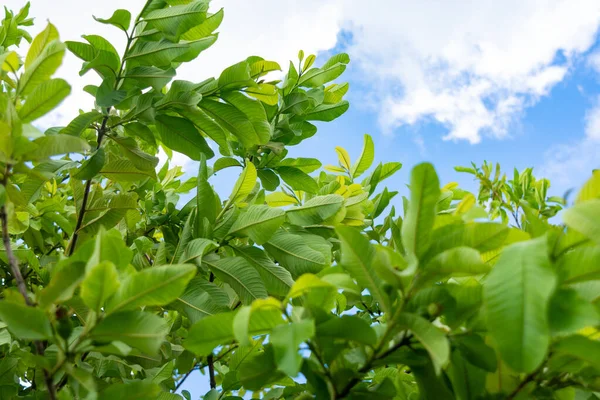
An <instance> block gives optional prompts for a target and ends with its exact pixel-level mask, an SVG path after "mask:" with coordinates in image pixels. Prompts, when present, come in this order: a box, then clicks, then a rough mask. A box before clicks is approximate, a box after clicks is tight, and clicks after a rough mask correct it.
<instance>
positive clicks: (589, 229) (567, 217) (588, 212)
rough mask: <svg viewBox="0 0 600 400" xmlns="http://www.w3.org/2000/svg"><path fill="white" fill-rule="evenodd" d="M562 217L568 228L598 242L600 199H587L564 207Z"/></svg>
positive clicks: (599, 237)
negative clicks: (569, 206)
mask: <svg viewBox="0 0 600 400" xmlns="http://www.w3.org/2000/svg"><path fill="white" fill-rule="evenodd" d="M562 219H563V221H564V223H565V225H567V226H568V227H569V228H571V229H574V230H576V231H578V232H580V233H583V234H584V235H585V236H587V237H588V238H590V239H591V240H593V241H594V242H596V243H597V244H600V199H593V200H588V201H586V202H583V203H579V204H576V205H575V206H573V207H571V208H569V209H566V210H565V211H564V212H563V214H562Z"/></svg>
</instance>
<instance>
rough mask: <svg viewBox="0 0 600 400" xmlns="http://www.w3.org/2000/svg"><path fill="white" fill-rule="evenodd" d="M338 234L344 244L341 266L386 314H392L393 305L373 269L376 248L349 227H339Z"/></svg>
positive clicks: (342, 246) (358, 232)
mask: <svg viewBox="0 0 600 400" xmlns="http://www.w3.org/2000/svg"><path fill="white" fill-rule="evenodd" d="M336 232H337V234H338V236H339V238H340V241H341V242H342V245H341V250H342V258H341V260H340V264H341V265H342V268H344V269H345V270H346V271H348V273H349V274H350V275H351V276H352V277H353V278H354V279H356V281H357V282H358V284H359V285H360V286H361V287H363V288H366V289H368V290H369V293H370V294H371V296H373V298H374V299H375V300H377V302H378V303H379V307H380V308H381V310H383V311H384V312H391V310H392V304H391V301H390V299H389V297H388V295H387V293H386V292H385V291H384V290H383V282H382V281H381V279H380V278H379V276H378V275H377V274H376V273H375V270H374V269H373V263H374V262H375V260H376V257H375V253H376V252H375V247H373V245H372V244H371V243H369V239H367V238H366V237H365V236H363V235H362V234H361V233H360V231H358V230H356V229H355V228H351V227H347V226H338V227H337V228H336Z"/></svg>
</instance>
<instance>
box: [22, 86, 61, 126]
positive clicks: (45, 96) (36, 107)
mask: <svg viewBox="0 0 600 400" xmlns="http://www.w3.org/2000/svg"><path fill="white" fill-rule="evenodd" d="M69 93H71V86H69V84H68V83H67V82H66V81H65V80H63V79H50V80H47V81H44V82H42V83H41V84H40V85H38V86H37V87H36V88H35V89H34V90H33V92H31V94H30V95H29V96H27V100H26V101H25V104H23V107H22V108H21V109H20V110H19V117H20V118H21V121H22V122H31V121H33V120H36V119H38V118H39V117H41V116H43V115H46V113H48V112H49V111H52V110H53V109H54V108H55V107H56V106H58V105H59V104H60V102H62V101H63V100H64V99H65V97H67V96H68V95H69Z"/></svg>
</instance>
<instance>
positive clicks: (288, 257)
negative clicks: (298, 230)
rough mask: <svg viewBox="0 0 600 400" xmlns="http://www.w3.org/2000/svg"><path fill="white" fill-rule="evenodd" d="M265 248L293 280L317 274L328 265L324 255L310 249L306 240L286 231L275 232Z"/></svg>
mask: <svg viewBox="0 0 600 400" xmlns="http://www.w3.org/2000/svg"><path fill="white" fill-rule="evenodd" d="M263 247H264V248H265V250H266V251H267V252H268V253H269V254H270V255H272V256H273V257H274V258H275V259H276V260H277V262H278V263H279V264H280V265H283V266H284V267H285V269H287V270H288V271H289V272H290V273H291V274H292V277H293V278H296V277H299V276H300V275H302V274H305V273H317V272H319V271H320V270H322V269H323V268H324V267H325V265H326V264H327V261H326V259H325V257H324V255H323V254H322V253H321V252H319V251H317V250H315V249H313V248H312V247H310V246H309V244H308V242H307V240H306V238H303V237H302V236H300V235H296V234H292V233H288V232H286V231H285V230H279V231H277V232H275V234H274V235H273V236H272V237H271V239H270V240H269V241H268V242H267V243H265V244H264V245H263Z"/></svg>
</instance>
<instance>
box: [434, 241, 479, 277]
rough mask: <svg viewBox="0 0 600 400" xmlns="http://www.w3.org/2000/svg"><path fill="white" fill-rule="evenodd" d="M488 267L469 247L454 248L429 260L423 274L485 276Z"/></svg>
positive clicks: (476, 252)
mask: <svg viewBox="0 0 600 400" xmlns="http://www.w3.org/2000/svg"><path fill="white" fill-rule="evenodd" d="M489 270H490V266H489V265H487V264H485V263H484V262H483V260H482V259H481V255H480V254H479V252H478V251H477V250H475V249H472V248H470V247H455V248H453V249H449V250H446V251H444V252H442V253H440V254H438V255H437V256H435V257H434V258H432V259H431V261H429V262H428V263H427V264H426V265H425V268H424V270H423V272H425V273H427V274H431V275H433V276H437V277H440V276H441V277H446V276H468V275H480V274H485V273H487V272H488V271H489Z"/></svg>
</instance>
